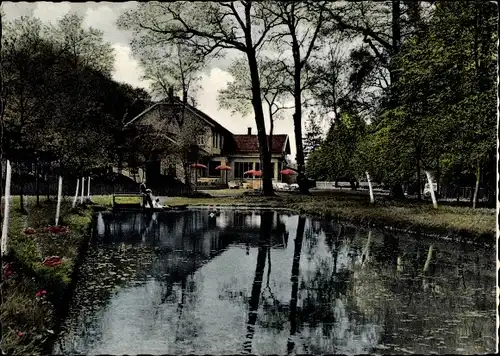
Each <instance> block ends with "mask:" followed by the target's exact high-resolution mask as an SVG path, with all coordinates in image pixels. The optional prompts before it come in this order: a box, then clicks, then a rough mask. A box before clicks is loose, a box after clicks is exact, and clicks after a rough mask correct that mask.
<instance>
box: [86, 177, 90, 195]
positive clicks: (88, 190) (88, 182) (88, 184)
mask: <svg viewBox="0 0 500 356" xmlns="http://www.w3.org/2000/svg"><path fill="white" fill-rule="evenodd" d="M87 199H90V176H88V178H87Z"/></svg>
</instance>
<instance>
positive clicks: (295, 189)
mask: <svg viewBox="0 0 500 356" xmlns="http://www.w3.org/2000/svg"><path fill="white" fill-rule="evenodd" d="M290 190H293V191H297V190H299V185H298V184H297V183H293V184H290Z"/></svg>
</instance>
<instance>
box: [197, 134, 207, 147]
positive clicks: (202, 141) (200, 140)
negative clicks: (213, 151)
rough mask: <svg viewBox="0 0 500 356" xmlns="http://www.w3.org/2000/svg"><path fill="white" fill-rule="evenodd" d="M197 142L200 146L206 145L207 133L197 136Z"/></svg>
mask: <svg viewBox="0 0 500 356" xmlns="http://www.w3.org/2000/svg"><path fill="white" fill-rule="evenodd" d="M196 143H197V144H198V145H200V146H205V143H206V137H205V135H198V136H197V137H196Z"/></svg>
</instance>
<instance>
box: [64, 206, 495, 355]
mask: <svg viewBox="0 0 500 356" xmlns="http://www.w3.org/2000/svg"><path fill="white" fill-rule="evenodd" d="M96 224H97V227H96V229H94V231H96V235H95V237H94V241H93V243H94V245H93V247H92V248H91V249H90V252H89V255H88V258H87V260H86V262H85V263H84V266H83V267H82V275H83V277H84V278H82V279H81V281H80V283H79V285H78V287H77V290H76V292H75V298H74V301H73V302H72V303H73V305H72V308H71V312H70V316H69V318H68V320H66V321H65V326H64V332H63V333H62V334H61V335H60V340H59V342H58V344H57V345H56V347H55V350H54V351H55V352H57V353H64V354H106V353H108V354H124V353H127V354H139V353H143V354H144V353H147V354H167V353H168V354H170V353H171V354H188V353H194V354H207V353H208V354H234V353H241V354H248V353H252V354H271V353H273V354H276V353H277V354H290V353H312V354H316V353H342V354H358V353H372V352H378V353H398V354H400V353H424V354H426V353H461V354H471V353H487V352H491V351H493V347H494V345H495V339H494V337H495V318H494V315H495V309H494V307H495V299H494V295H495V294H494V292H495V289H494V282H495V270H494V264H493V261H494V259H495V256H494V254H493V253H491V252H489V251H486V250H476V251H474V250H471V249H470V248H469V249H465V248H463V247H460V246H457V245H450V244H446V243H443V242H436V241H433V242H432V244H431V242H430V241H425V240H423V239H415V238H412V237H408V236H404V235H399V236H394V235H388V234H380V233H377V232H374V231H363V230H358V229H354V228H350V227H347V226H342V225H340V224H338V223H335V222H332V221H328V220H310V219H308V218H305V217H303V216H293V215H286V214H278V213H277V212H273V211H264V212H256V211H250V212H249V211H227V212H222V213H221V215H220V216H218V217H216V218H210V217H209V216H208V213H207V212H206V211H189V212H178V213H153V214H149V215H144V214H130V213H128V214H127V213H121V214H114V215H113V214H109V213H100V214H99V215H98V216H97V218H96Z"/></svg>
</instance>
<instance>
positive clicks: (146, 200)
mask: <svg viewBox="0 0 500 356" xmlns="http://www.w3.org/2000/svg"><path fill="white" fill-rule="evenodd" d="M140 189H141V193H142V206H143V207H144V208H145V207H146V205H149V207H150V208H152V207H153V199H152V198H151V193H152V191H151V189H148V188H146V182H142V183H141V186H140Z"/></svg>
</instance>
